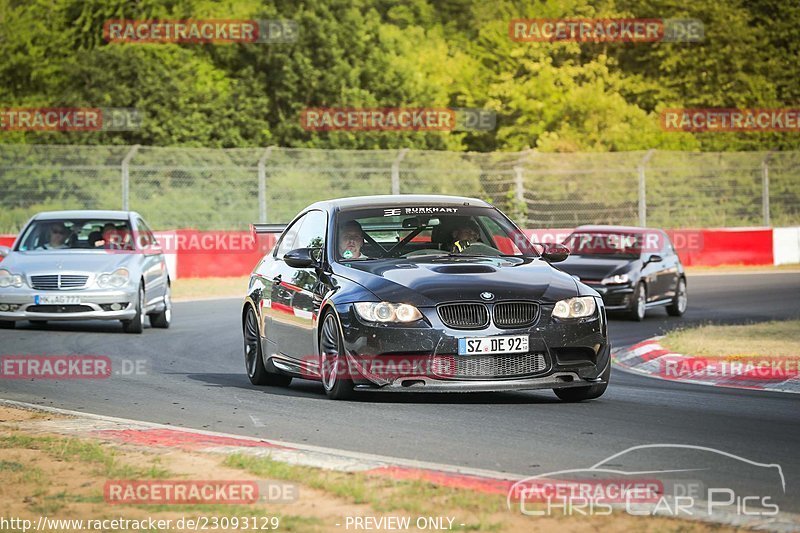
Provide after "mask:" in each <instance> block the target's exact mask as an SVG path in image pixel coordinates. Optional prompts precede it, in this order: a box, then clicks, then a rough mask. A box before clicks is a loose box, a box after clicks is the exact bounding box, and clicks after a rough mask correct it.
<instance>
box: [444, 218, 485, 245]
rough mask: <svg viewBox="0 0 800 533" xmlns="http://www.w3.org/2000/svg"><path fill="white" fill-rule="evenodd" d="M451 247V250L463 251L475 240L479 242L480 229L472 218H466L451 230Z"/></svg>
mask: <svg viewBox="0 0 800 533" xmlns="http://www.w3.org/2000/svg"><path fill="white" fill-rule="evenodd" d="M452 237H453V249H452V250H451V252H453V253H459V252H463V251H464V250H466V249H467V247H469V246H470V245H472V244H473V243H475V242H480V240H481V231H480V229H479V228H478V224H476V223H475V221H474V220H467V221H465V222H464V223H463V224H461V225H460V226H458V227H457V228H455V229H454V230H453V233H452Z"/></svg>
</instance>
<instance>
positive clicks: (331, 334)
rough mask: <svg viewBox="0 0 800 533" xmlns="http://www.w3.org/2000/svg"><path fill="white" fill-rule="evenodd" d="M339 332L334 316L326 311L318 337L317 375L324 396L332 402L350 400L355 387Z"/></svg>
mask: <svg viewBox="0 0 800 533" xmlns="http://www.w3.org/2000/svg"><path fill="white" fill-rule="evenodd" d="M340 331H341V330H340V329H339V320H338V319H337V318H336V314H335V313H334V312H333V311H328V312H327V313H326V314H325V318H324V319H323V322H322V329H321V331H320V336H319V366H320V372H319V374H320V377H321V378H322V386H323V387H324V388H325V394H327V395H328V398H330V399H332V400H347V399H350V398H352V397H353V393H354V387H355V385H354V383H353V380H351V379H350V376H349V372H348V371H347V369H348V368H349V365H348V364H347V359H346V357H347V356H346V355H345V352H344V346H343V344H342V338H341V335H340ZM342 374H344V375H342Z"/></svg>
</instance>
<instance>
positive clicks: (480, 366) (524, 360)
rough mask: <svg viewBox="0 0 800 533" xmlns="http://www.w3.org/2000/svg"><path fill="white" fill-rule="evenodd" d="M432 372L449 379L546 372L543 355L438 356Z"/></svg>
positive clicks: (501, 376)
mask: <svg viewBox="0 0 800 533" xmlns="http://www.w3.org/2000/svg"><path fill="white" fill-rule="evenodd" d="M435 359H439V361H437V363H436V364H434V365H433V369H434V372H435V373H436V374H439V375H440V376H441V377H445V378H451V379H464V378H467V379H468V378H510V377H521V376H530V375H534V374H539V373H541V372H544V371H545V370H547V357H546V356H545V354H543V353H525V354H516V355H470V356H460V355H455V356H447V357H442V356H438V357H436V358H435Z"/></svg>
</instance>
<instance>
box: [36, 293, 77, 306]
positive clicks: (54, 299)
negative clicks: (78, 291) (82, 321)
mask: <svg viewBox="0 0 800 533" xmlns="http://www.w3.org/2000/svg"><path fill="white" fill-rule="evenodd" d="M33 303H34V304H36V305H77V304H80V303H81V297H80V296H69V295H66V294H43V295H41V296H40V295H38V294H37V295H36V296H34V297H33Z"/></svg>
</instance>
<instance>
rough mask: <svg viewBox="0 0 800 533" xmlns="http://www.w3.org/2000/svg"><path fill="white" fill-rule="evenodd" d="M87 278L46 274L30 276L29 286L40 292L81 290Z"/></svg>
mask: <svg viewBox="0 0 800 533" xmlns="http://www.w3.org/2000/svg"><path fill="white" fill-rule="evenodd" d="M88 280H89V276H79V275H74V274H47V275H43V276H31V286H32V287H33V288H34V289H39V290H41V291H57V290H59V289H81V288H83V287H84V286H86V282H87V281H88Z"/></svg>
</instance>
